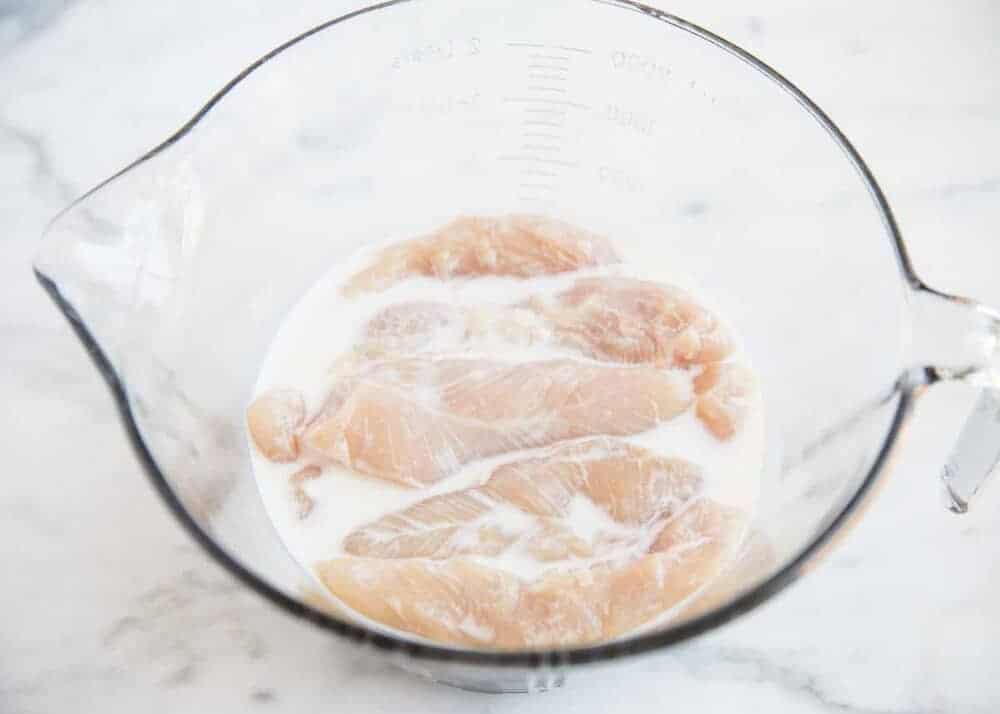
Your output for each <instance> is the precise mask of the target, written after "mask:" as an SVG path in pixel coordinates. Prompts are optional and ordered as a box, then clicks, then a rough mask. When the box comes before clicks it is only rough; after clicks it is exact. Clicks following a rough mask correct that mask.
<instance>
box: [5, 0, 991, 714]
mask: <svg viewBox="0 0 1000 714" xmlns="http://www.w3.org/2000/svg"><path fill="white" fill-rule="evenodd" d="M291 5H294V6H295V7H294V8H291V7H290V6H291ZM344 7H346V5H345V4H343V3H342V2H337V1H336V0H327V1H326V2H322V1H320V0H307V1H305V2H300V3H279V2H275V1H273V0H272V1H270V2H268V0H251V1H249V2H248V1H246V0H241V1H239V2H236V1H235V0H217V1H216V2H211V3H201V2H195V0H177V1H176V2H170V3H151V2H146V3H136V2H128V1H127V0H79V1H78V2H72V1H71V0H63V1H57V0H52V1H50V2H33V1H31V0H0V274H2V278H0V340H2V343H3V345H4V348H3V349H2V350H0V393H2V394H3V396H4V399H3V404H2V406H0V430H2V433H3V435H4V438H3V440H2V443H3V448H4V452H5V458H6V463H7V464H8V466H7V469H6V477H5V479H4V489H3V495H2V496H0V515H2V518H0V554H2V560H0V562H2V564H3V573H4V575H3V578H2V583H3V586H2V587H0V711H3V712H18V713H24V714H29V713H34V712H56V711H70V710H77V711H78V710H85V711H100V712H108V713H113V712H131V711H146V712H150V713H156V712H245V711H254V710H261V711H272V712H297V711H310V712H315V711H351V712H367V711H373V712H375V711H385V712H395V711H408V712H416V711H429V712H430V711H433V712H456V713H457V712H463V714H465V713H468V712H483V713H486V712H518V713H529V712H542V711H574V712H580V713H585V712H605V711H612V710H616V711H635V712H645V711H650V712H652V711H678V712H680V711H698V712H727V713H728V712H734V711H768V712H816V713H821V712H822V713H826V712H858V713H860V712H867V713H874V712H880V713H882V712H884V713H890V712H914V713H915V712H927V713H929V712H955V713H958V712H962V713H963V714H969V713H973V712H983V713H985V712H995V711H997V709H998V707H1000V568H997V567H996V564H997V562H1000V487H997V486H996V485H994V486H993V487H992V488H988V489H987V490H986V491H985V493H984V495H983V496H982V498H981V500H980V502H979V503H977V504H976V507H975V508H974V509H973V510H972V511H971V512H970V513H968V514H967V515H964V516H960V517H959V516H954V515H951V514H949V513H948V512H946V511H945V509H944V508H943V507H942V506H941V502H940V499H939V492H938V484H937V474H938V471H939V468H940V466H941V464H942V463H943V461H944V459H945V456H946V453H947V451H948V447H949V443H950V440H951V439H952V438H953V437H954V435H955V434H956V432H957V430H958V425H959V421H960V419H961V417H962V416H963V412H964V410H965V409H967V408H968V406H969V403H970V402H969V395H968V394H966V393H965V392H964V391H963V390H962V389H961V388H958V387H939V388H935V389H934V390H931V392H930V393H929V394H928V395H927V396H926V398H925V399H924V400H923V401H922V403H921V404H920V407H919V413H918V415H917V417H916V419H915V423H914V425H913V429H912V431H911V438H910V439H909V440H908V442H907V443H906V444H905V448H904V449H903V450H902V455H901V458H899V460H898V462H897V463H896V464H895V468H894V469H893V473H892V476H891V478H890V479H889V481H888V485H887V487H886V488H885V489H884V491H883V492H882V495H881V497H880V498H879V499H878V500H877V501H876V502H875V504H874V506H873V507H872V508H871V509H870V510H869V511H868V513H867V515H866V518H865V519H864V520H863V522H862V523H861V524H860V526H859V527H858V528H857V529H856V530H855V531H853V532H852V533H851V534H850V536H849V537H848V538H846V539H845V540H844V542H843V543H842V544H841V545H840V546H839V547H838V548H837V550H836V551H835V552H834V553H833V555H832V556H831V557H830V558H829V559H827V560H826V561H825V562H824V563H823V564H822V565H821V567H819V568H818V569H817V570H816V571H815V572H814V573H812V574H811V575H810V576H809V577H808V578H806V579H805V580H804V581H802V582H800V583H798V584H796V585H795V586H793V587H792V588H790V589H789V590H788V591H786V592H785V593H783V594H782V595H780V596H779V597H777V598H775V599H774V600H772V601H771V602H769V603H768V604H766V605H765V606H763V607H762V608H760V609H759V610H757V611H755V612H753V613H751V614H750V615H747V616H745V617H743V618H742V619H739V620H738V621H736V622H735V623H732V624H730V625H729V626H726V627H724V628H722V629H720V630H718V631H716V632H714V633H712V634H710V635H708V636H705V637H703V638H701V639H700V640H698V641H697V642H695V643H694V644H693V645H692V646H691V647H689V648H687V649H685V650H684V651H683V652H682V653H678V654H666V655H661V656H656V657H650V658H645V659H641V660H638V661H636V662H633V663H630V664H628V665H626V666H624V667H621V668H617V669H614V670H611V673H609V674H608V675H603V674H597V675H595V676H593V677H587V678H578V679H575V680H571V681H570V686H569V687H568V688H567V689H565V690H561V691H557V692H553V693H549V694H546V695H537V696H531V697H517V696H514V697H500V698H497V697H486V696H482V695H475V694H469V693H465V692H460V691H455V690H451V689H447V688H445V687H440V686H433V685H430V684H426V683H424V682H421V681H418V680H416V679H413V678H411V677H409V676H406V675H403V674H400V673H397V672H396V671H394V670H391V669H389V668H387V667H386V666H384V665H380V664H378V663H375V662H371V661H369V660H367V659H359V658H358V657H356V656H355V655H354V654H353V653H352V652H351V651H350V650H348V649H345V648H344V647H343V646H342V645H340V644H338V643H336V642H334V641H333V640H332V639H331V638H330V636H328V635H326V634H324V633H321V632H319V631H316V630H313V629H311V628H310V627H308V626H306V625H304V624H303V623H300V622H298V621H294V620H292V619H290V618H289V617H287V616H285V615H283V614H282V613H280V612H278V611H276V610H275V609H274V608H272V607H271V606H270V605H268V604H267V603H265V602H264V601H262V600H260V599H259V598H257V597H256V596H255V595H253V594H251V593H249V592H246V591H245V590H244V589H242V587H241V586H239V585H237V584H236V583H235V582H234V581H233V579H232V578H231V577H229V576H228V575H227V574H226V573H225V572H224V571H223V570H222V569H221V568H219V567H218V566H216V565H215V564H214V563H213V562H211V561H209V559H208V558H207V557H206V556H205V555H204V554H203V553H202V552H201V551H200V550H199V549H198V548H197V547H196V546H195V544H194V543H193V542H192V541H191V540H190V539H189V538H188V537H187V535H185V534H184V533H183V532H182V531H181V530H180V528H179V527H178V525H177V524H176V523H175V522H174V520H173V518H172V517H171V516H170V515H169V514H168V513H167V511H166V509H165V508H164V507H163V505H162V504H161V503H160V502H159V500H158V498H157V497H156V496H155V494H154V493H153V492H152V490H151V489H150V488H149V486H148V484H147V481H146V479H145V477H144V476H143V474H142V473H141V471H140V469H139V467H138V465H137V463H136V461H135V460H134V458H133V457H132V454H131V452H130V451H129V448H128V446H127V444H126V442H125V440H124V438H123V435H122V432H121V429H120V427H119V424H118V422H117V417H116V415H115V413H114V411H113V408H112V403H111V399H110V398H109V396H108V394H107V393H106V391H105V388H104V386H103V384H102V383H101V382H100V381H99V379H98V376H97V374H96V373H95V371H94V369H93V368H92V366H91V365H90V363H89V362H88V361H87V359H86V358H85V355H84V352H83V350H82V349H81V348H80V346H79V345H78V344H77V342H76V340H75V338H73V337H72V335H71V334H70V331H69V329H68V327H67V326H66V324H65V323H64V322H63V320H62V318H61V317H60V316H59V315H57V314H56V312H55V310H54V309H53V308H52V306H51V305H50V304H49V303H48V301H47V300H46V299H45V298H44V297H43V295H42V292H41V291H40V290H39V289H38V287H37V285H36V284H35V282H34V279H33V278H32V276H31V272H30V267H29V266H30V260H31V256H32V254H33V252H34V251H35V247H36V240H37V237H38V235H39V234H40V232H41V230H42V227H43V225H44V222H45V221H46V220H47V219H48V218H49V217H50V216H51V215H52V214H54V213H55V211H56V210H58V209H59V208H60V207H61V206H62V205H64V204H65V203H66V202H67V201H68V200H69V199H71V198H72V197H74V196H75V195H76V194H78V193H80V192H81V191H82V190H84V189H85V188H87V187H89V186H90V185H92V184H93V183H95V182H96V180H98V179H101V178H103V177H105V176H107V175H109V174H110V173H111V172H112V171H114V170H116V169H118V168H119V167H121V166H122V165H124V164H125V163H126V162H127V161H129V160H131V159H132V158H134V157H135V156H136V155H138V154H139V153H140V151H142V150H144V149H146V148H148V147H150V146H152V145H153V144H155V143H157V142H158V141H159V140H160V139H161V138H162V137H163V136H165V135H166V134H167V133H168V132H169V131H170V130H172V129H173V128H174V127H176V126H178V125H179V124H180V123H181V122H182V121H183V120H184V119H186V118H187V117H188V116H189V115H190V113H191V111H192V109H193V108H195V107H196V106H198V105H199V104H200V103H201V101H202V100H203V99H204V98H205V97H207V96H208V95H209V94H210V93H211V92H212V91H213V90H215V89H216V88H217V87H218V86H220V85H221V84H222V83H223V82H224V81H225V80H227V79H228V78H229V77H230V76H232V75H233V74H235V72H236V71H237V70H238V69H239V68H240V67H241V66H242V65H243V63H244V62H245V61H246V60H247V59H248V58H251V57H254V56H256V55H258V54H259V53H260V51H261V50H263V49H266V48H268V47H270V46H272V45H275V44H276V43H277V42H279V41H281V40H283V39H285V38H286V37H289V36H291V35H293V34H295V33H296V32H297V31H299V30H301V29H302V28H305V27H308V26H310V25H312V24H315V23H316V22H317V21H319V20H321V19H325V18H327V17H329V16H331V15H333V14H336V13H337V12H338V11H339V10H341V9H342V8H344ZM670 9H671V10H672V11H674V12H676V13H677V14H680V15H682V16H685V17H688V18H690V19H692V20H694V21H697V22H700V23H701V24H704V25H706V26H708V27H710V28H712V29H714V30H716V31H717V32H719V33H720V34H722V35H724V36H727V37H728V38H730V39H732V40H734V41H736V42H737V43H739V44H742V45H743V46H745V47H747V48H748V49H749V50H751V51H753V52H755V53H757V54H758V55H759V56H761V57H762V58H764V59H765V60H766V61H768V62H769V63H771V64H772V65H774V66H776V67H778V68H779V69H781V70H782V71H784V72H785V73H786V74H787V75H788V76H789V77H790V78H791V79H792V80H793V81H795V82H797V83H798V84H799V85H800V86H801V87H803V88H804V89H805V90H806V91H807V92H808V93H809V94H810V95H811V96H812V97H813V98H814V99H815V100H816V101H817V102H818V103H819V104H820V105H821V106H823V107H824V108H825V109H826V110H827V111H828V112H829V113H830V114H831V115H832V116H833V117H834V119H835V120H836V121H837V122H838V123H839V124H840V126H841V127H842V128H843V129H844V131H845V132H846V133H847V134H848V136H850V137H851V138H852V140H853V141H854V142H855V144H856V145H857V146H858V148H859V149H860V151H861V153H862V154H863V155H864V156H865V157H866V159H867V160H868V162H869V164H870V165H871V166H872V167H873V169H874V171H875V173H876V175H877V176H878V177H879V178H880V180H881V182H882V185H883V187H884V188H885V189H886V191H887V193H888V195H889V198H890V200H891V201H892V203H893V205H894V207H895V209H896V211H897V215H898V216H899V217H900V219H901V223H902V228H903V231H904V234H905V235H906V236H907V239H908V242H909V245H910V247H911V250H912V254H913V258H914V261H915V263H916V265H917V267H918V269H919V270H920V271H921V273H922V274H923V275H924V276H925V278H926V279H927V280H928V281H929V282H931V283H932V284H934V285H935V286H937V287H939V288H941V289H945V290H952V291H958V292H961V293H964V294H969V295H973V296H975V297H978V298H980V299H983V300H985V301H987V302H991V303H993V304H995V305H1000V283H998V282H997V280H996V275H995V273H996V270H997V264H998V263H997V259H998V256H1000V252H998V251H1000V238H998V226H1000V151H998V149H1000V128H998V127H1000V82H998V81H997V78H996V68H997V67H998V66H1000V43H997V41H996V37H997V33H998V32H1000V5H997V4H996V3H995V2H992V0H960V1H959V2H955V3H949V4H943V5H942V4H935V5H926V4H920V3H904V2H902V1H901V0H873V2H870V3H867V4H866V6H865V10H864V13H863V14H859V13H851V12H848V11H847V10H846V9H845V5H844V4H843V3H840V2H835V1H834V0H817V1H816V2H811V3H809V4H808V9H806V8H805V7H804V5H803V4H802V3H799V2H795V1H794V0H759V1H758V2H756V3H753V8H752V10H751V9H750V8H749V7H748V6H747V4H746V3H733V2H722V0H677V1H675V2H672V3H671V4H670Z"/></svg>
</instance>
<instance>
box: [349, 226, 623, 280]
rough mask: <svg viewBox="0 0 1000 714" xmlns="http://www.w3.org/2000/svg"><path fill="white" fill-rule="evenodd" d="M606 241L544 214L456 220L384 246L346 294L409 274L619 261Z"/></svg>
mask: <svg viewBox="0 0 1000 714" xmlns="http://www.w3.org/2000/svg"><path fill="white" fill-rule="evenodd" d="M617 262H618V256H617V254H616V253H615V251H614V249H613V248H612V247H611V244H610V243H609V242H608V241H607V239H605V238H602V237H600V236H597V235H594V234H593V233H588V232H587V231H584V230H581V229H579V228H575V227H573V226H571V225H569V224H568V223H563V222H562V221H557V220H553V219H550V218H543V217H541V216H530V215H512V216H503V217H499V218H488V217H465V218H457V219H455V220H453V221H452V222H451V223H449V224H447V225H446V226H444V227H443V228H440V229H438V230H437V231H435V232H433V233H431V234H430V235H427V236H424V237H422V238H414V239H412V240H408V241H404V242H402V243H396V244H394V245H391V246H389V247H387V248H385V249H384V250H382V251H381V252H380V253H379V254H378V256H377V257H376V259H375V261H374V262H373V263H372V265H370V266H369V267H368V268H366V269H364V270H362V271H361V272H360V273H358V274H357V275H355V276H354V277H353V278H352V279H351V280H350V281H349V282H348V283H347V284H346V285H345V286H344V289H343V293H344V295H348V296H351V295H357V294H359V293H362V292H370V291H378V290H384V289H385V288H387V287H389V286H391V285H393V284H395V283H398V282H400V281H402V280H405V279H407V278H411V277H418V276H422V277H427V278H437V279H439V280H448V279H450V278H457V277H473V276H477V275H500V276H508V277H515V278H530V277H533V276H536V275H554V274H557V273H565V272H569V271H572V270H578V269H580V268H584V267H593V266H598V265H608V264H610V263H617Z"/></svg>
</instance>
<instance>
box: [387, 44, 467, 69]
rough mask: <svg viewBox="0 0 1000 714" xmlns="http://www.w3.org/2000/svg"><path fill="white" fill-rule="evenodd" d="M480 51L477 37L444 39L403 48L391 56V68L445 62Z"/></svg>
mask: <svg viewBox="0 0 1000 714" xmlns="http://www.w3.org/2000/svg"><path fill="white" fill-rule="evenodd" d="M480 52H482V41H481V40H480V39H479V38H478V37H466V38H462V39H446V40H441V41H440V42H430V43H428V44H426V45H420V46H419V47H411V48H409V49H406V50H403V51H402V52H400V53H399V54H398V55H396V56H395V57H393V58H392V68H393V69H403V68H404V67H410V66H413V65H419V64H432V63H435V62H447V61H449V60H453V59H460V58H462V57H472V56H474V55H478V54H479V53H480Z"/></svg>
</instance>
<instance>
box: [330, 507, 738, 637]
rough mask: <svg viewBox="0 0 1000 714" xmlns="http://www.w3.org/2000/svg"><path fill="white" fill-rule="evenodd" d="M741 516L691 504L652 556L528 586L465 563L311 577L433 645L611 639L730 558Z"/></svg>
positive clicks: (371, 561) (343, 566)
mask: <svg viewBox="0 0 1000 714" xmlns="http://www.w3.org/2000/svg"><path fill="white" fill-rule="evenodd" d="M744 522H745V518H744V516H743V514H742V513H740V512H738V511H735V510H733V509H730V508H727V507H724V506H721V505H720V504H717V503H715V502H713V501H709V500H698V501H695V502H694V503H693V504H692V505H690V506H689V507H688V508H686V509H684V510H683V511H681V512H680V513H678V514H677V515H676V516H675V517H674V518H673V519H671V520H669V521H667V523H666V524H665V525H664V526H663V527H662V529H661V531H660V533H659V535H658V537H657V538H656V539H655V541H654V543H653V545H652V547H651V548H650V550H649V552H648V553H647V554H645V555H642V556H640V557H638V558H636V559H633V560H626V561H622V560H611V561H605V562H601V563H598V564H595V565H591V566H586V567H581V568H577V569H574V570H568V571H552V572H550V573H547V574H545V575H543V576H542V577H540V578H538V579H536V580H534V581H526V580H522V579H520V578H518V577H516V576H514V575H512V574H510V573H507V572H505V571H503V570H499V569H494V568H490V567H486V566H484V565H480V564H478V563H476V562H474V561H472V560H470V559H468V558H465V557H457V558H451V559H448V560H444V561H435V560H426V559H419V558H418V559H399V560H388V559H381V558H338V559H334V560H330V561H325V562H322V563H320V564H319V565H318V566H317V574H318V575H319V577H320V579H321V580H322V581H323V583H324V584H325V585H326V586H327V587H328V588H329V589H330V591H331V592H332V593H333V594H334V595H335V596H336V597H337V598H339V599H340V600H341V601H343V602H344V603H345V604H346V605H347V606H348V607H350V608H352V609H354V610H356V611H358V612H360V613H361V614H363V615H365V616H366V617H369V618H371V619H373V620H376V621H378V622H380V623H382V624H384V625H387V626H389V627H392V628H395V629H398V630H403V631H405V632H410V633H412V634H415V635H419V636H422V637H427V638H429V639H432V640H436V641H439V642H447V643H453V644H458V645H466V646H479V647H500V648H523V647H533V648H541V647H553V646H562V645H582V644H587V643H593V642H598V641H603V640H609V639H613V638H615V637H618V636H620V635H622V634H625V633H626V632H628V631H630V630H632V629H634V628H635V627H637V626H639V625H642V624H644V623H646V622H649V621H650V620H651V619H653V618H655V617H657V616H658V615H660V614H662V613H664V612H666V611H667V610H668V609H670V608H671V607H674V606H675V605H677V604H679V603H680V602H681V601H682V600H683V599H684V598H686V597H688V596H689V595H691V594H693V593H694V592H695V591H697V590H698V588H700V587H701V586H702V585H703V584H704V583H706V582H708V581H709V580H710V579H711V577H712V576H713V575H714V574H715V573H716V572H718V571H719V570H720V569H722V568H724V567H725V565H726V564H727V562H728V561H729V560H730V559H731V558H732V555H733V552H734V550H735V548H736V546H737V544H738V542H739V537H740V536H741V534H742V532H743V529H744Z"/></svg>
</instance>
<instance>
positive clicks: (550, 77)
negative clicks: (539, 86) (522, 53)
mask: <svg viewBox="0 0 1000 714" xmlns="http://www.w3.org/2000/svg"><path fill="white" fill-rule="evenodd" d="M528 79H537V80H538V81H540V82H565V81H566V79H567V78H566V77H565V76H559V75H558V74H540V73H538V72H528Z"/></svg>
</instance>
